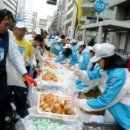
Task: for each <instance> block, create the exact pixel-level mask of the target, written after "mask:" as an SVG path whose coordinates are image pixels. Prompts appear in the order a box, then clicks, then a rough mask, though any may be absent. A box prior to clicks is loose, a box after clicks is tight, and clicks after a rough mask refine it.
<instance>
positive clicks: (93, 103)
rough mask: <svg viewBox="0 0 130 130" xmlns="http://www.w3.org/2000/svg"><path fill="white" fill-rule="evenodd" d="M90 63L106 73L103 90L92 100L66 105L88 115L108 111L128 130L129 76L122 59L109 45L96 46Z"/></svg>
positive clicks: (129, 127) (76, 101)
mask: <svg viewBox="0 0 130 130" xmlns="http://www.w3.org/2000/svg"><path fill="white" fill-rule="evenodd" d="M94 48H95V56H94V57H93V58H92V59H91V62H94V63H98V64H99V65H100V66H101V68H102V69H103V70H104V71H106V74H107V80H106V84H105V90H104V92H103V93H102V95H101V96H98V97H97V98H93V99H88V100H87V99H81V100H79V99H70V100H68V103H69V104H70V105H73V106H78V107H80V108H82V109H84V110H86V111H87V112H88V113H90V112H92V111H100V110H105V109H108V110H109V112H110V113H111V114H112V115H113V117H114V118H115V120H116V121H117V122H118V123H119V124H120V125H121V126H122V127H123V128H124V129H125V130H129V129H130V123H129V122H130V114H128V113H130V96H129V95H130V87H129V85H130V74H129V71H128V69H127V64H126V61H124V59H122V58H121V57H120V56H119V55H117V54H115V47H114V46H113V45H112V44H110V43H103V44H96V45H95V46H94Z"/></svg>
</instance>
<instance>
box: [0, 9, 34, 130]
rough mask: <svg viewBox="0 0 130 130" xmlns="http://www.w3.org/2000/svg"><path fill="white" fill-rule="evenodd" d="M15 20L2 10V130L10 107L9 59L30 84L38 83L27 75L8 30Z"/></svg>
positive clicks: (6, 11) (0, 23)
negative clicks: (7, 65)
mask: <svg viewBox="0 0 130 130" xmlns="http://www.w3.org/2000/svg"><path fill="white" fill-rule="evenodd" d="M13 20H14V18H13V14H12V13H11V12H10V11H8V10H5V9H3V10H0V130H5V111H6V107H7V106H8V105H9V104H8V96H9V86H8V84H7V78H8V75H7V68H6V60H7V59H9V60H10V61H11V62H12V64H13V65H14V67H15V68H16V69H17V71H18V72H19V73H20V74H21V76H23V77H24V78H25V81H26V82H27V83H28V84H31V83H34V85H36V81H35V80H33V79H32V78H31V77H30V76H28V74H27V70H26V69H25V66H24V62H23V58H22V56H21V54H20V52H19V50H18V47H17V45H16V41H15V38H14V35H13V33H12V32H11V31H9V30H8V28H9V27H10V26H11V24H12V22H13Z"/></svg>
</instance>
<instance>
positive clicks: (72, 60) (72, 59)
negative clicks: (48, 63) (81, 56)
mask: <svg viewBox="0 0 130 130" xmlns="http://www.w3.org/2000/svg"><path fill="white" fill-rule="evenodd" d="M65 59H67V60H68V61H69V64H70V65H75V64H76V63H77V60H78V59H77V55H76V53H75V52H72V54H71V55H70V56H69V57H65V56H64V55H63V54H62V55H61V56H59V57H57V58H56V59H55V60H54V61H55V62H62V61H64V60H65Z"/></svg>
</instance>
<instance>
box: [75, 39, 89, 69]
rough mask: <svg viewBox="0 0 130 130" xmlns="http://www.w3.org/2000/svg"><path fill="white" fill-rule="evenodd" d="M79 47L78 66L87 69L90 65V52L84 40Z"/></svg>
mask: <svg viewBox="0 0 130 130" xmlns="http://www.w3.org/2000/svg"><path fill="white" fill-rule="evenodd" d="M77 49H78V53H79V60H78V63H77V67H78V68H79V69H81V70H85V69H87V67H88V64H89V62H90V52H89V51H88V50H87V49H86V45H85V42H84V41H80V42H79V43H78V44H77Z"/></svg>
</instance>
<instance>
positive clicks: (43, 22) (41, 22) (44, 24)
mask: <svg viewBox="0 0 130 130" xmlns="http://www.w3.org/2000/svg"><path fill="white" fill-rule="evenodd" d="M46 27H47V19H39V28H41V29H45V30H46Z"/></svg>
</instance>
